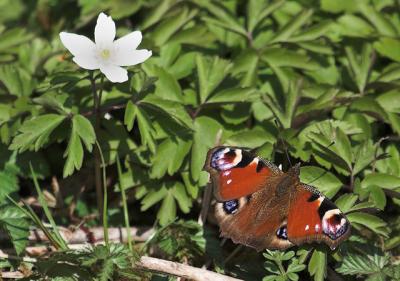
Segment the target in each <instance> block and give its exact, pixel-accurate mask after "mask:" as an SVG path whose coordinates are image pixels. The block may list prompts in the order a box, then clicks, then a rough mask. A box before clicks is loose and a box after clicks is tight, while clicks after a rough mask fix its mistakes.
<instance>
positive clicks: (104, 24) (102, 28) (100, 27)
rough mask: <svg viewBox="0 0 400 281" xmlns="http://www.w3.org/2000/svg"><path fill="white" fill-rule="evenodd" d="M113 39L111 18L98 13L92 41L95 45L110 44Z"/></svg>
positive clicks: (113, 31)
mask: <svg viewBox="0 0 400 281" xmlns="http://www.w3.org/2000/svg"><path fill="white" fill-rule="evenodd" d="M114 38H115V22H114V21H113V20H112V18H111V16H107V15H106V14H104V13H100V15H99V17H98V18H97V24H96V27H95V28H94V39H95V41H96V44H111V43H112V42H113V41H114Z"/></svg>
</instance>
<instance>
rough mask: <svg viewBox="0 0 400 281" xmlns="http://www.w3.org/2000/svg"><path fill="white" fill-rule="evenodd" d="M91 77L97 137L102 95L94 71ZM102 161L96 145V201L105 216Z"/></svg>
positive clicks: (101, 214)
mask: <svg viewBox="0 0 400 281" xmlns="http://www.w3.org/2000/svg"><path fill="white" fill-rule="evenodd" d="M89 79H90V83H91V87H92V94H93V112H94V113H95V126H94V131H95V133H96V139H97V138H98V137H99V131H100V102H101V101H100V96H99V95H97V89H96V81H95V79H94V76H93V71H89ZM100 165H101V161H100V151H99V148H98V147H97V146H96V147H95V149H94V177H95V185H96V201H97V208H98V210H99V214H100V216H103V204H102V203H103V194H102V193H103V192H102V187H101V167H100Z"/></svg>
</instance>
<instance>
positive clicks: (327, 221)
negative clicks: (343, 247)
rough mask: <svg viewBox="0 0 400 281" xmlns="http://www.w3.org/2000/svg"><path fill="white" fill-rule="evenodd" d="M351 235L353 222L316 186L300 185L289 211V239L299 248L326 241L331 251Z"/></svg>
mask: <svg viewBox="0 0 400 281" xmlns="http://www.w3.org/2000/svg"><path fill="white" fill-rule="evenodd" d="M349 234H350V223H349V221H348V220H347V219H346V217H345V216H344V214H343V213H342V212H341V211H340V210H339V209H338V207H337V206H336V205H335V204H333V203H332V201H330V200H329V199H328V198H326V197H325V196H324V195H323V194H321V193H320V192H318V191H317V190H316V189H315V188H314V187H312V186H309V185H305V184H300V185H298V186H297V187H296V193H295V194H294V195H293V196H292V199H291V203H290V207H289V212H288V237H289V240H290V241H291V242H293V243H294V244H296V245H299V244H302V243H306V242H324V243H325V244H327V245H328V246H329V247H330V248H331V249H334V248H336V247H337V245H338V244H339V243H340V242H341V241H343V240H344V239H346V238H347V237H348V236H349Z"/></svg>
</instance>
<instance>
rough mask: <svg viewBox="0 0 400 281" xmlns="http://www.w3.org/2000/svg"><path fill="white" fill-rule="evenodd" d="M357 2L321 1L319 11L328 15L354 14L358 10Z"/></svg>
mask: <svg viewBox="0 0 400 281" xmlns="http://www.w3.org/2000/svg"><path fill="white" fill-rule="evenodd" d="M358 4H359V1H348V0H336V1H331V0H321V4H320V5H321V9H322V10H323V11H326V12H330V13H340V12H348V13H351V12H356V11H357V10H358Z"/></svg>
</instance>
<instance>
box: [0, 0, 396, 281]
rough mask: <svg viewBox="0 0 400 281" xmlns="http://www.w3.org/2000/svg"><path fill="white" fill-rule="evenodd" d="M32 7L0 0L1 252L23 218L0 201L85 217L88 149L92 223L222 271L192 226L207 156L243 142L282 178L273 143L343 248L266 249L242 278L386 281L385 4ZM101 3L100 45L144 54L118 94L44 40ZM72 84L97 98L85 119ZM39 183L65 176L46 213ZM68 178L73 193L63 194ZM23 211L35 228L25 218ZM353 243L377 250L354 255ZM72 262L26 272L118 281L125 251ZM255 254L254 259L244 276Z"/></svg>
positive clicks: (391, 112)
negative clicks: (112, 33) (142, 229)
mask: <svg viewBox="0 0 400 281" xmlns="http://www.w3.org/2000/svg"><path fill="white" fill-rule="evenodd" d="M47 2H48V1H44V2H43V1H28V2H26V1H11V0H4V1H0V95H1V97H2V98H1V100H0V155H1V158H0V159H1V160H0V180H1V188H0V202H1V204H0V209H1V212H0V214H1V215H0V228H1V229H2V230H3V231H6V233H7V234H8V237H9V238H10V240H11V242H12V245H13V247H14V249H15V251H16V252H17V253H18V254H22V253H23V250H24V248H25V246H26V243H27V240H26V238H27V235H28V227H29V226H31V224H32V223H31V224H30V223H29V221H28V220H27V213H26V212H24V211H22V209H21V208H18V207H16V205H15V204H13V203H12V202H11V200H16V201H17V199H18V198H19V197H18V195H20V196H23V197H26V196H37V195H38V199H39V200H38V202H39V203H40V204H41V205H42V206H43V211H44V215H45V217H47V220H49V221H50V218H52V219H51V220H52V221H50V222H51V223H52V224H53V226H55V225H56V224H63V225H70V224H74V223H75V221H74V222H73V221H71V220H70V218H71V216H70V217H67V216H65V215H64V214H66V213H67V212H66V211H67V210H66V205H68V204H69V203H70V202H71V201H73V202H76V203H77V206H78V207H77V209H75V212H74V215H77V216H80V217H79V220H80V221H85V220H86V218H83V217H82V216H81V215H82V214H84V215H87V214H90V213H96V212H98V211H99V210H98V209H96V206H95V205H94V203H93V200H92V198H94V197H95V195H94V191H92V190H94V188H93V185H94V184H93V182H94V181H85V182H83V179H86V178H89V176H88V175H90V176H91V175H92V174H94V173H93V172H92V171H93V166H94V165H97V164H96V161H95V157H94V156H95V155H96V154H95V153H93V152H94V151H93V150H94V149H93V145H94V144H95V143H96V142H98V143H99V145H100V148H101V151H102V152H103V156H104V169H105V170H107V184H108V191H109V193H110V194H109V195H110V196H109V198H111V201H112V202H110V212H109V214H110V226H121V225H126V226H128V225H129V224H130V225H133V223H134V224H137V225H139V226H142V225H146V226H148V225H154V226H156V227H161V228H160V230H159V231H158V234H157V235H156V236H155V237H153V239H151V240H150V241H148V244H147V245H149V247H146V250H148V251H149V252H152V253H154V251H153V250H154V249H157V250H160V251H161V255H163V256H164V257H167V258H169V259H177V260H180V261H182V260H185V258H188V260H189V261H190V262H191V263H194V264H196V265H199V266H202V265H203V264H200V262H199V261H203V260H207V259H208V258H210V260H212V261H214V262H216V263H215V264H212V262H211V261H210V262H208V263H207V265H208V266H209V267H210V268H212V267H213V266H214V269H215V270H223V271H224V272H225V273H226V274H229V273H231V270H232V272H236V271H235V270H234V269H232V268H234V266H231V263H232V264H235V263H236V262H237V260H240V259H237V260H236V259H235V258H232V259H231V260H230V261H229V263H228V264H227V265H225V264H224V262H223V257H224V256H225V252H224V251H225V250H227V251H230V249H231V248H230V246H229V243H225V244H224V246H223V247H220V246H219V245H218V246H217V245H216V243H214V244H212V245H214V246H213V247H214V248H213V249H211V250H210V249H208V247H209V245H208V241H209V239H208V240H207V242H204V239H205V238H203V235H204V237H206V236H207V235H208V236H210V237H211V236H213V239H214V240H215V239H217V234H216V231H214V232H213V231H209V232H206V231H204V232H202V229H201V227H200V226H199V225H198V224H196V223H194V222H193V221H195V220H197V218H198V216H199V212H201V209H203V208H204V205H207V204H206V202H203V192H204V186H205V185H206V184H207V182H208V175H207V173H205V172H204V171H203V170H202V169H203V165H204V161H205V158H206V153H207V151H208V150H209V149H210V148H211V147H214V146H216V145H234V146H243V147H249V148H252V149H256V151H257V153H259V154H260V155H261V156H263V157H265V158H267V159H269V160H271V161H274V162H276V163H277V164H281V163H282V164H283V167H284V170H285V169H287V168H288V167H289V161H288V160H287V159H286V155H285V154H286V153H285V150H288V154H289V157H290V158H291V161H290V162H292V163H296V162H302V163H304V164H303V165H302V168H301V179H302V181H303V182H304V183H306V184H310V185H313V186H315V187H316V188H317V189H319V190H320V191H321V192H323V193H324V194H325V195H326V196H328V197H329V198H332V200H333V201H335V202H336V204H337V205H338V206H339V208H341V210H342V211H343V212H345V213H346V214H347V217H348V219H349V220H350V222H351V224H352V233H353V235H352V237H351V239H350V240H349V241H346V242H344V243H343V244H342V245H341V246H340V247H339V249H338V250H336V251H333V252H332V251H330V250H328V249H327V248H324V247H318V246H316V247H314V246H315V245H313V248H312V249H311V248H309V247H307V248H306V247H304V248H303V247H300V248H299V249H297V248H294V249H290V250H288V251H287V252H278V251H267V252H266V253H265V255H264V256H265V258H266V262H265V266H264V267H265V270H264V269H263V271H262V272H261V273H255V275H254V276H256V277H254V276H253V277H254V278H256V279H257V280H260V279H262V278H264V279H265V280H308V279H310V278H311V279H313V280H324V279H325V278H327V276H328V277H329V273H330V272H333V271H335V272H336V273H335V274H340V275H350V276H349V277H348V278H350V279H351V278H356V276H360V275H362V276H363V277H365V278H368V279H369V280H384V279H385V278H386V279H387V280H389V279H394V280H396V278H397V279H399V278H398V276H399V274H400V273H399V271H398V269H397V268H396V265H398V262H397V264H396V260H398V255H399V251H400V250H399V246H400V239H399V235H400V227H399V225H400V221H399V219H398V217H399V206H400V201H399V198H400V152H399V149H400V147H399V144H398V139H399V134H400V98H399V91H398V89H399V85H400V55H399V50H400V47H399V46H400V40H399V35H400V17H399V14H398V1H396V0H385V1H378V0H365V1H356V0H337V1H329V0H318V1H317V0H316V1H289V0H250V1H239V0H229V1H216V0H191V1H177V0H163V1H161V0H151V1H124V0H118V1H111V0H106V1H100V0H94V1H88V0H78V1H72V2H71V1H60V0H52V1H50V2H49V3H47ZM71 11H73V12H71ZM102 11H105V12H107V13H108V14H110V15H111V16H112V17H113V18H114V19H115V20H116V21H117V27H118V29H117V37H121V36H123V35H125V34H127V33H129V32H131V31H133V30H141V31H142V33H143V42H142V44H141V45H140V47H139V48H147V49H150V50H152V52H153V55H152V57H151V58H150V59H149V60H147V61H146V62H145V63H144V64H141V65H137V66H133V67H130V68H129V69H128V71H129V81H127V82H126V83H123V84H112V83H110V82H108V81H104V82H103V79H102V76H101V73H99V72H98V71H94V72H93V73H91V74H89V75H88V73H87V72H86V71H85V70H83V69H79V68H78V67H77V66H76V65H75V64H74V63H73V62H72V61H71V56H70V54H68V53H67V51H66V50H65V49H64V48H63V46H62V45H61V42H60V39H59V32H61V31H72V30H73V31H74V32H76V33H79V34H84V35H87V36H88V37H90V38H92V39H93V32H92V30H93V28H94V25H95V21H96V17H97V15H98V13H100V12H102ZM90 75H93V81H94V82H95V86H96V87H97V89H98V92H97V94H98V96H101V97H102V99H101V102H100V105H99V108H98V109H94V105H95V104H96V101H95V100H94V98H93V93H92V88H91V87H92V85H91V81H90V79H89V78H90V77H91V76H90ZM100 92H101V95H100ZM277 127H278V128H277ZM85 150H86V152H87V153H85ZM117 155H118V156H119V158H120V159H121V165H120V167H119V168H118V173H117V172H116V171H117V167H116V166H117V165H116V159H117ZM8 159H11V160H8ZM30 163H31V164H32V166H33V169H34V170H35V173H36V176H37V179H35V184H34V185H32V184H31V179H32V177H33V176H32V175H31V172H30V170H29V165H30ZM53 177H55V178H61V177H62V178H66V179H59V180H60V181H62V183H63V184H62V185H61V194H62V195H67V196H65V198H62V199H61V201H63V202H62V204H58V205H57V208H55V209H54V211H57V212H54V214H53V209H52V208H50V207H48V206H47V205H46V203H45V198H46V197H45V196H44V195H45V194H48V193H49V192H50V193H51V192H52V191H49V190H48V188H47V187H48V186H50V182H51V179H52V178H53ZM37 180H41V181H42V182H41V183H40V185H41V186H42V187H43V189H39V188H38V182H37ZM64 181H65V182H67V184H65V182H64ZM71 182H72V183H71ZM111 184H115V186H116V188H115V189H114V190H112V189H111V188H110V185H111ZM78 185H79V187H80V186H81V185H82V186H85V192H84V194H81V195H76V194H77V193H76V192H75V190H74V188H75V186H78ZM34 187H36V191H37V192H35V191H34ZM121 191H123V192H122V193H121ZM18 193H19V194H18ZM121 196H122V197H123V199H122V200H123V201H124V202H123V204H121V202H120V200H121ZM67 197H68V198H67ZM10 198H11V200H10ZM128 202H129V204H131V205H129V212H128V208H127V205H128ZM131 202H132V203H131ZM121 205H122V206H124V208H119V207H120V206H121ZM35 211H36V210H35ZM69 211H70V210H68V214H70V213H69ZM72 211H74V210H72ZM29 213H31V214H32V212H30V211H29V212H28V214H29ZM128 213H129V214H128ZM128 215H130V216H128ZM129 217H130V218H131V219H130V220H129ZM121 218H123V219H121ZM177 218H178V220H177ZM31 219H33V221H34V222H35V223H36V224H37V225H39V226H40V225H43V223H42V222H41V220H42V217H41V215H40V214H38V215H36V217H35V216H34V217H33V218H32V217H31ZM97 222H98V221H97V220H94V221H90V222H88V224H89V225H96V224H97ZM208 224H210V225H213V220H212V218H211V219H210V220H208V221H207V226H206V227H209V225H208ZM17 226H18V227H17ZM19 226H21V227H19ZM135 226H136V225H135ZM205 229H207V228H205ZM49 233H50V235H51V231H49ZM55 239H56V240H57V239H61V238H59V237H58V238H55ZM53 240H54V239H53ZM211 240H212V239H211ZM60 241H61V240H60ZM60 241H59V244H60ZM52 242H53V244H54V243H56V244H57V241H52ZM150 242H151V243H150ZM214 242H215V241H214ZM204 243H206V245H204ZM226 244H228V245H226ZM366 245H370V246H374V247H375V248H376V249H379V251H378V250H374V251H372V252H368V253H364V252H363V249H364V248H365V246H366ZM59 246H60V245H59ZM206 248H207V249H206ZM361 253H363V254H361ZM86 254H87V258H86V259H84V258H82V259H81V256H80V255H81V254H78V253H76V252H74V251H66V252H63V253H60V256H57V255H55V256H54V257H53V256H52V257H51V258H49V259H46V260H43V261H40V262H39V263H38V264H37V265H35V267H34V268H35V269H34V270H36V271H37V272H35V276H37V278H39V279H40V278H42V279H46V278H47V277H49V278H48V279H54V280H72V279H71V278H72V277H71V276H69V275H68V274H66V273H67V272H68V271H74V272H77V274H78V275H79V276H80V278H81V279H82V280H107V279H115V278H117V276H119V277H121V276H124V277H125V278H131V277H129V276H131V275H130V274H131V272H130V271H129V270H128V269H129V265H130V262H131V261H132V259H131V256H130V255H131V254H132V252H131V251H127V250H126V249H125V248H124V247H122V246H121V245H119V246H117V245H114V246H112V247H111V248H106V247H102V246H97V247H95V248H94V249H91V250H88V252H86ZM82 255H83V254H82ZM207 255H210V256H211V257H208V256H207ZM88 257H90V258H88ZM260 257H261V256H259V258H260ZM261 259H262V261H260V260H256V261H255V262H254V263H257V265H258V266H259V267H261V268H262V265H263V262H264V261H265V260H264V258H263V257H261ZM84 260H85V262H84ZM89 260H90V261H91V262H89ZM216 260H218V262H217V261H216ZM59 261H60V262H59ZM207 261H208V260H207ZM57 264H61V265H59V266H57ZM210 264H212V265H210ZM120 265H123V266H122V267H124V268H122V267H120ZM241 268H245V269H244V270H247V271H248V272H250V269H247V268H246V267H245V266H244V265H243V266H241ZM99 269H101V270H99ZM94 270H99V272H100V273H99V274H98V275H96V274H93V272H94ZM64 273H65V274H64ZM125 273H126V275H123V274H125ZM238 277H241V276H240V274H239V276H238ZM132 278H134V277H132ZM243 278H245V277H243ZM344 278H347V277H346V276H345V277H344Z"/></svg>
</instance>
